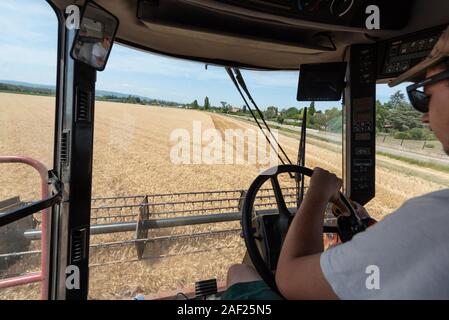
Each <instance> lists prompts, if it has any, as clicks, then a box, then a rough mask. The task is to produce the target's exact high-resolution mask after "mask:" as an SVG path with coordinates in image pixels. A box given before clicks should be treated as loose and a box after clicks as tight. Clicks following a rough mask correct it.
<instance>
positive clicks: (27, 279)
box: [0, 0, 449, 300]
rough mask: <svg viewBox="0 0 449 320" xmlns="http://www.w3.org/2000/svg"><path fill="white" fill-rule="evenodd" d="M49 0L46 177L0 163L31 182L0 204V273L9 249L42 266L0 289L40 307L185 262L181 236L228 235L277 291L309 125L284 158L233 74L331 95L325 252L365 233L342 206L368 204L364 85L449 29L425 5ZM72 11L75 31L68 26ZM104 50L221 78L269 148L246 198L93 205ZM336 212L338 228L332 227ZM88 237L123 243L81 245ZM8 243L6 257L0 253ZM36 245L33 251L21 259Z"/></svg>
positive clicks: (199, 291) (211, 246)
mask: <svg viewBox="0 0 449 320" xmlns="http://www.w3.org/2000/svg"><path fill="white" fill-rule="evenodd" d="M47 2H48V3H49V4H50V5H51V7H52V8H53V10H54V11H55V13H56V16H57V17H58V23H59V34H58V36H59V42H58V66H57V70H58V71H57V72H58V74H57V79H58V80H57V84H56V119H55V120H56V132H55V144H54V146H55V147H54V155H55V157H54V166H53V168H54V169H53V170H51V171H48V170H46V169H45V168H44V167H43V166H42V165H41V164H39V163H37V162H35V161H33V160H32V159H28V158H14V157H0V162H10V161H17V162H22V163H26V164H29V165H32V166H33V167H35V168H36V169H37V170H38V171H39V173H40V174H41V177H42V183H43V185H42V188H43V189H42V200H41V201H38V202H33V203H20V199H17V198H16V199H10V200H7V201H3V202H1V203H0V227H2V229H0V230H1V232H0V239H1V241H2V243H1V244H0V258H2V259H3V260H0V266H3V268H6V269H7V265H6V264H2V263H4V262H2V261H6V260H4V259H9V260H8V261H9V262H8V263H14V259H18V258H17V256H18V255H17V254H16V253H14V252H20V253H26V254H28V255H30V254H37V255H39V256H40V257H41V272H40V273H36V274H30V275H25V276H24V275H20V276H14V277H11V278H5V277H2V279H1V280H0V288H6V287H13V286H16V285H19V284H24V283H31V282H40V284H41V298H42V299H67V300H70V299H87V298H88V293H89V268H93V267H98V266H104V265H108V264H110V265H112V264H117V263H122V262H123V261H128V262H129V261H143V260H145V259H148V260H151V259H152V258H157V259H159V258H163V257H165V256H167V257H168V256H171V255H176V254H177V253H179V252H182V253H184V254H185V253H186V252H185V248H183V247H182V246H178V247H177V244H173V243H174V242H175V241H180V242H179V243H182V241H183V240H185V239H198V241H202V242H203V244H204V245H205V246H206V247H208V250H219V249H221V248H226V247H227V239H228V237H236V236H237V237H241V238H243V240H242V243H245V245H246V248H245V247H244V246H240V247H235V248H234V247H232V248H231V249H232V250H235V251H236V252H237V251H239V250H240V251H242V253H244V252H245V249H246V250H247V252H248V255H247V256H246V259H250V260H251V262H252V263H253V264H254V266H255V268H256V269H257V271H258V272H259V274H260V275H261V276H262V278H263V279H264V280H265V281H266V282H267V283H268V284H269V285H270V286H271V287H272V288H273V289H274V290H276V291H277V288H276V284H275V280H274V276H273V271H275V270H276V264H277V259H278V257H279V253H280V249H281V245H282V242H283V240H284V237H285V234H286V232H287V230H288V227H289V223H290V222H291V219H292V217H293V216H294V214H295V212H296V211H297V209H298V208H299V206H300V205H301V202H302V199H303V197H304V192H305V191H306V190H307V181H308V177H310V176H311V174H312V171H311V170H310V169H308V168H305V166H304V165H305V158H306V154H307V153H306V148H305V146H306V122H307V121H306V118H305V119H303V126H302V128H301V130H299V132H298V134H297V138H299V141H300V144H299V148H298V153H297V158H296V159H294V160H293V161H292V159H289V157H288V155H287V153H286V152H285V151H284V149H283V148H282V144H280V143H279V141H278V140H277V139H276V138H274V136H272V132H271V131H270V126H269V124H268V123H267V122H266V121H265V119H264V117H263V114H262V112H261V111H260V109H259V107H258V105H257V104H256V102H255V100H254V99H253V97H252V96H251V93H250V92H249V90H248V86H247V85H246V83H245V80H244V78H243V76H242V74H241V72H240V70H241V69H248V70H260V71H270V70H277V71H300V74H301V77H300V81H299V84H298V95H297V100H298V101H340V100H341V99H342V97H343V101H344V102H343V115H344V117H343V122H344V123H343V128H344V131H343V137H342V139H341V141H343V150H342V152H343V154H342V163H343V180H344V187H343V190H344V192H343V193H342V194H341V195H340V197H341V198H340V200H341V201H340V202H341V203H340V206H339V207H337V206H329V207H328V210H327V215H326V219H325V223H324V229H323V234H324V235H325V243H326V245H333V244H335V243H337V242H340V241H346V240H349V239H351V238H352V236H354V235H355V234H356V233H358V232H361V231H363V230H365V228H366V227H367V222H365V221H362V219H360V218H358V217H357V215H356V213H355V211H354V208H353V207H352V205H351V202H350V201H349V199H351V200H353V201H356V202H358V203H360V204H362V205H365V204H367V203H368V202H369V201H371V200H372V199H373V198H374V197H375V176H376V123H375V119H376V108H375V107H376V84H380V83H388V82H389V81H391V80H392V79H394V78H396V77H397V76H399V75H400V74H402V73H403V72H405V71H407V70H409V69H410V68H412V67H413V66H415V65H416V64H418V63H419V62H421V61H422V60H423V59H424V58H425V57H427V56H428V54H429V53H430V51H431V50H432V48H433V46H434V44H435V42H436V40H437V39H438V37H439V36H440V35H441V34H442V32H443V30H445V28H446V27H447V25H448V24H449V2H447V1H429V0H414V1H412V0H407V1H402V0H401V1H399V0H398V1H384V0H373V1H337V0H334V1H329V0H298V1H289V0H285V1H282V0H276V1H252V0H241V1H237V0H235V1H234V0H216V1H215V0H186V1H171V0H159V1H153V0H122V1H121V0H114V1H111V0H97V1H95V2H93V1H70V0H47ZM81 3H82V4H81ZM78 11H79V13H80V16H79V21H78V22H79V28H78V29H77V28H73V27H70V26H73V21H75V22H76V17H77V15H76V14H77V12H78ZM74 17H75V20H73V18H74ZM75 24H76V23H75ZM114 43H119V44H122V45H126V46H128V47H132V48H135V49H138V50H141V51H144V52H149V53H156V54H160V55H165V56H169V57H174V58H180V59H185V60H189V61H196V62H200V63H204V64H206V66H207V65H215V66H221V67H223V68H225V69H226V71H227V73H228V75H229V77H230V79H231V81H232V83H233V84H234V85H235V87H236V88H237V90H238V92H239V94H240V95H241V96H242V98H243V99H244V101H245V104H246V106H247V107H248V110H250V111H251V115H252V116H253V117H254V121H255V122H256V123H257V125H258V127H259V128H260V129H261V130H262V131H263V132H264V135H265V137H266V139H267V141H270V145H271V147H273V148H274V149H276V150H278V152H277V157H278V161H279V166H277V167H276V168H275V169H276V170H274V171H270V170H268V171H266V172H265V173H262V174H261V175H259V176H258V177H255V180H254V182H253V184H252V185H251V186H250V187H249V189H247V188H248V186H242V187H241V188H240V189H239V190H220V191H211V192H194V191H192V192H188V193H167V194H142V195H133V196H123V197H92V163H93V129H94V123H95V90H96V79H97V72H102V71H104V72H107V70H108V67H107V63H108V58H109V55H110V53H111V51H112V50H114V49H113V47H114V46H113V45H114ZM98 44H103V46H102V48H103V50H98V47H96V46H97V45H98ZM304 117H307V111H306V112H305V114H304ZM281 174H283V175H284V178H282V179H281V178H278V176H279V175H281ZM161 180H162V179H161ZM281 180H282V181H281ZM287 180H288V183H286V184H283V183H280V181H281V182H285V181H287ZM161 182H163V181H161ZM180 183H182V182H180ZM265 183H267V184H268V185H269V186H270V184H271V187H270V188H267V187H266V184H265ZM49 186H51V188H49ZM37 212H43V217H45V218H42V221H41V222H40V224H36V221H34V220H33V218H32V215H33V214H34V213H37ZM342 213H346V216H347V219H346V220H344V221H343V220H337V218H336V217H340V216H341V214H342ZM341 221H343V222H341ZM197 225H208V226H210V227H208V228H209V231H208V232H198V231H196V229H195V228H194V227H195V226H197ZM8 226H9V228H8ZM4 228H5V229H4ZM174 230H176V232H174ZM92 235H112V236H113V237H114V236H115V235H121V236H120V237H119V238H118V239H119V240H117V241H105V242H99V243H95V244H92V243H90V237H91V236H92ZM122 235H126V236H122ZM12 238H15V239H17V242H15V245H17V247H14V248H10V247H9V245H10V243H6V245H5V244H4V243H3V239H8V240H7V241H10V240H9V239H12ZM217 239H218V240H217ZM35 240H41V242H42V247H41V248H39V249H38V250H34V251H33V250H32V248H31V246H30V244H31V242H32V241H35ZM217 241H219V242H220V243H221V244H220V245H218V246H217ZM125 246H126V247H128V248H131V249H132V250H128V251H127V256H126V257H122V258H123V259H122V260H120V261H117V260H116V259H110V260H107V259H106V260H105V259H103V257H111V256H113V255H112V254H110V250H114V248H117V247H125ZM228 247H229V246H228ZM94 251H97V252H99V253H101V252H103V255H102V254H98V255H96V257H97V258H98V260H97V261H95V259H93V258H92V255H90V253H91V252H94ZM11 259H12V260H11ZM67 268H73V270H76V274H77V275H78V277H79V287H78V288H76V290H72V288H68V287H67V286H66V280H67V270H68V269H67ZM71 270H72V269H71ZM196 280H197V283H196V287H195V288H193V287H192V286H193V283H192V284H191V285H188V286H189V287H191V288H190V289H189V288H183V290H182V291H183V292H182V294H181V295H179V294H177V292H176V291H175V292H172V293H166V294H164V295H161V294H159V295H154V296H151V295H147V296H146V298H147V299H148V298H157V299H161V298H166V299H169V298H172V299H177V298H178V299H179V298H189V299H190V298H196V299H219V298H220V295H221V294H222V293H223V290H224V289H225V283H223V282H220V281H218V282H217V281H216V279H196ZM143 293H146V292H143Z"/></svg>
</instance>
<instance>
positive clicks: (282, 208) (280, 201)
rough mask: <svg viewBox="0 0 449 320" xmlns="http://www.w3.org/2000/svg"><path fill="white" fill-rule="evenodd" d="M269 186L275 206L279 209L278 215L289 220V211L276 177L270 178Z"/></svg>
mask: <svg viewBox="0 0 449 320" xmlns="http://www.w3.org/2000/svg"><path fill="white" fill-rule="evenodd" d="M270 181H271V185H272V187H273V191H274V197H275V198H276V204H277V206H278V209H279V214H280V215H283V216H284V217H287V218H289V217H290V215H291V214H290V211H289V210H288V208H287V205H286V204H285V199H284V195H283V194H282V189H281V186H280V185H279V180H278V177H277V176H272V177H271V178H270Z"/></svg>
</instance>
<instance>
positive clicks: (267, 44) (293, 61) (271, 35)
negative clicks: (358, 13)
mask: <svg viewBox="0 0 449 320" xmlns="http://www.w3.org/2000/svg"><path fill="white" fill-rule="evenodd" d="M47 1H48V2H49V3H51V4H52V5H54V6H55V7H56V8H57V9H59V10H61V12H64V11H65V8H66V7H67V6H68V5H71V4H77V5H80V6H82V5H83V4H84V2H85V1H73V0H47ZM254 1H255V0H242V1H241V3H246V2H254ZM312 1H313V0H312ZM378 1H380V0H378ZM397 1H399V0H397ZM397 1H390V3H396V5H395V6H396V7H395V10H398V8H399V10H403V15H401V18H402V19H403V21H404V26H403V27H401V28H396V30H392V29H390V30H387V29H381V30H368V29H366V28H364V27H360V26H348V25H342V24H336V23H333V22H332V21H323V20H322V19H321V20H320V21H317V19H315V21H312V20H313V19H301V18H298V17H292V16H291V15H290V16H289V15H286V14H282V13H279V10H273V11H272V12H271V11H270V10H258V8H257V6H254V5H253V6H252V7H251V6H243V5H239V4H236V3H235V2H233V1H226V0H225V1H218V0H176V1H175V0H152V1H143V0H142V1H139V0H96V1H95V2H96V3H97V4H99V5H101V6H102V7H103V8H105V9H106V10H108V11H109V12H111V13H112V14H114V15H115V16H116V17H117V18H118V19H119V21H120V25H119V29H118V33H117V38H116V41H117V42H119V43H121V44H124V45H127V46H130V47H133V48H136V49H139V50H143V51H147V52H153V53H159V54H163V55H167V56H172V57H178V58H183V59H188V60H193V61H199V62H203V63H206V64H216V65H226V66H233V67H241V68H253V69H270V70H298V69H299V66H300V65H301V64H303V63H307V64H308V63H324V62H337V61H342V60H343V59H344V54H345V52H346V48H347V47H348V46H349V45H351V44H355V43H362V44H363V43H374V42H378V41H382V40H386V39H390V38H395V37H399V36H402V35H405V34H409V33H413V32H416V31H420V30H424V29H427V28H431V27H434V26H438V25H444V24H449V1H441V0H414V1H412V0H407V1H399V2H397ZM139 2H140V6H139ZM261 2H265V3H266V2H269V1H268V0H260V1H259V3H261ZM271 2H273V3H274V2H276V3H281V2H282V1H281V0H273V1H271ZM284 2H285V1H284ZM287 2H288V1H287ZM290 2H291V1H290ZM299 2H301V3H310V2H311V1H301V0H299ZM315 2H323V3H324V2H326V3H331V1H330V0H315ZM142 3H143V4H142ZM318 5H320V4H318ZM321 5H323V4H321ZM326 5H327V4H326ZM400 5H402V8H403V9H401V6H400ZM262 7H263V6H261V8H262ZM399 12H402V11H399ZM201 14H202V15H201ZM380 14H381V15H382V14H383V13H382V11H381V12H380ZM384 14H385V12H384ZM208 17H213V19H209V18H208ZM393 19H394V17H393ZM318 20H319V19H318ZM220 22H222V24H221V25H220V24H219V23H220Z"/></svg>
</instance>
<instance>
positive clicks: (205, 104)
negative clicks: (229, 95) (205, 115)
mask: <svg viewBox="0 0 449 320" xmlns="http://www.w3.org/2000/svg"><path fill="white" fill-rule="evenodd" d="M204 109H205V110H209V109H210V102H209V98H208V97H206V98H204Z"/></svg>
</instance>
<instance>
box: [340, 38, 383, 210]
mask: <svg viewBox="0 0 449 320" xmlns="http://www.w3.org/2000/svg"><path fill="white" fill-rule="evenodd" d="M376 58H377V52H376V47H375V45H355V46H352V47H351V63H350V67H349V74H348V77H347V78H348V80H349V85H348V86H347V89H346V94H345V107H346V114H345V117H346V131H345V134H346V139H345V143H346V145H345V148H346V152H345V157H346V158H345V166H344V168H345V178H346V185H345V187H346V193H348V194H349V195H350V197H351V199H352V200H355V201H357V202H359V203H360V204H362V205H364V204H366V203H367V202H368V201H369V200H371V199H372V198H374V195H375V165H376V163H375V156H376V124H375V107H376V102H375V97H376V70H377V68H376V60H377V59H376Z"/></svg>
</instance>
